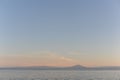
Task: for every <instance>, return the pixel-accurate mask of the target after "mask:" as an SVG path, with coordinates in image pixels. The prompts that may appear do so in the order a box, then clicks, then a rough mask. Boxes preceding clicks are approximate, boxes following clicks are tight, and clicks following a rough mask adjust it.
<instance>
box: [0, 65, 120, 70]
mask: <svg viewBox="0 0 120 80" xmlns="http://www.w3.org/2000/svg"><path fill="white" fill-rule="evenodd" d="M0 70H120V66H118V67H117V66H105V67H85V66H81V65H74V66H70V67H51V66H33V67H1V68H0Z"/></svg>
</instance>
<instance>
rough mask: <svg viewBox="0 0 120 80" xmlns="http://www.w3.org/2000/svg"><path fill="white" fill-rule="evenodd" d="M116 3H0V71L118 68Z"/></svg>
mask: <svg viewBox="0 0 120 80" xmlns="http://www.w3.org/2000/svg"><path fill="white" fill-rule="evenodd" d="M119 21H120V0H0V66H71V65H76V64H77V65H78V64H79V65H84V66H120V58H119V57H120V22H119Z"/></svg>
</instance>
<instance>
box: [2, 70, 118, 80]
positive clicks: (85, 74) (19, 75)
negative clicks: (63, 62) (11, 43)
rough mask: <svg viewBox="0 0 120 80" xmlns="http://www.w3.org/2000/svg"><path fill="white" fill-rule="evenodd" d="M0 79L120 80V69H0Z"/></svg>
mask: <svg viewBox="0 0 120 80" xmlns="http://www.w3.org/2000/svg"><path fill="white" fill-rule="evenodd" d="M0 80H120V71H75V70H71V71H65V70H0Z"/></svg>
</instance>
